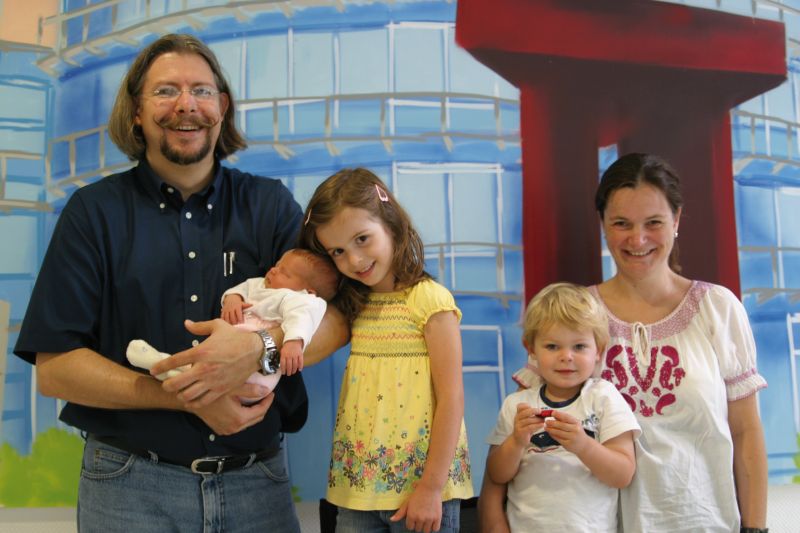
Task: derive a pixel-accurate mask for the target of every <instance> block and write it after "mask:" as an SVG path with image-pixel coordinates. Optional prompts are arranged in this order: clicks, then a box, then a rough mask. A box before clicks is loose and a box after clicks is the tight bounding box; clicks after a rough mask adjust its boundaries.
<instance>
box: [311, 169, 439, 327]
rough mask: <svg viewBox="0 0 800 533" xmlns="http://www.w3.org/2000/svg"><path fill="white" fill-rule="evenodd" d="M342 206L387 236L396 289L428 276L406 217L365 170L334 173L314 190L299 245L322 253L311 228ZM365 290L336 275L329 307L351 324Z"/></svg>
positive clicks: (419, 244)
mask: <svg viewBox="0 0 800 533" xmlns="http://www.w3.org/2000/svg"><path fill="white" fill-rule="evenodd" d="M382 198H383V199H382ZM346 207H352V208H357V209H364V210H366V211H367V212H368V213H369V216H370V217H372V218H373V219H374V220H376V221H378V222H380V223H381V224H383V227H384V228H386V230H387V231H388V232H389V234H390V235H391V236H392V241H393V244H394V256H393V258H392V270H393V273H394V275H395V288H396V289H403V288H406V287H411V286H413V285H415V284H416V283H418V282H420V281H422V280H425V279H430V278H431V276H430V274H428V273H427V272H425V250H424V248H423V245H422V239H421V238H420V236H419V233H417V231H416V230H415V229H414V227H413V226H412V224H411V217H409V216H408V213H406V211H405V210H404V209H403V208H402V206H401V205H400V204H399V203H398V202H397V199H396V198H395V197H394V195H393V194H392V193H391V191H389V189H387V188H386V185H385V184H384V183H383V182H382V181H381V179H380V178H378V176H376V175H375V174H373V173H372V172H370V171H369V170H367V169H365V168H355V169H349V168H348V169H344V170H340V171H339V172H337V173H336V174H334V175H332V176H330V177H329V178H328V179H326V180H325V181H324V182H322V183H321V184H320V185H319V187H317V190H316V191H314V195H313V196H312V197H311V200H310V201H309V202H308V207H306V212H305V218H304V220H305V223H304V225H303V228H302V230H301V231H300V247H301V248H308V249H310V250H312V251H314V252H316V253H318V254H324V255H327V253H328V252H327V250H325V248H324V247H323V246H322V244H321V243H320V242H319V240H318V239H317V229H318V228H319V227H320V226H323V225H325V224H327V223H328V222H330V221H331V220H333V218H334V217H335V216H336V215H338V214H339V213H340V212H341V211H342V209H344V208H346ZM369 292H370V288H369V287H368V286H367V285H364V284H363V283H360V282H358V281H356V280H353V279H350V278H348V277H346V276H342V282H341V285H340V288H339V292H338V294H337V296H336V298H334V300H333V302H332V303H333V304H334V305H336V307H338V308H339V309H340V310H341V311H342V313H344V315H345V316H346V317H347V319H348V320H349V321H350V322H351V323H352V321H353V320H354V319H355V317H356V315H358V313H359V311H361V309H362V308H363V307H364V304H365V303H366V301H367V294H369Z"/></svg>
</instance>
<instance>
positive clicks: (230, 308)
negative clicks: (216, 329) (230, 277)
mask: <svg viewBox="0 0 800 533" xmlns="http://www.w3.org/2000/svg"><path fill="white" fill-rule="evenodd" d="M252 306H253V304H248V303H244V298H242V297H241V296H239V295H238V294H229V295H227V296H226V297H225V299H224V300H223V301H222V313H221V315H220V316H221V317H222V320H224V321H225V322H227V323H228V324H231V325H233V326H235V325H236V324H241V323H242V322H244V310H245V309H247V308H248V307H252Z"/></svg>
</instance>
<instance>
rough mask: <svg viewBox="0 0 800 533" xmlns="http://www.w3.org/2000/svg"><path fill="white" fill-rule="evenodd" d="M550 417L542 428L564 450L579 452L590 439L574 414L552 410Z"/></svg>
mask: <svg viewBox="0 0 800 533" xmlns="http://www.w3.org/2000/svg"><path fill="white" fill-rule="evenodd" d="M552 417H553V418H548V420H547V421H546V422H545V425H544V429H545V430H546V431H547V432H548V433H549V434H550V436H551V437H553V438H554V439H555V440H556V441H558V443H559V444H561V446H563V447H564V449H565V450H568V451H570V452H572V453H574V454H575V455H577V454H578V453H580V452H581V450H582V449H583V448H584V447H585V446H586V444H587V443H588V442H589V441H590V440H591V437H589V435H587V434H586V432H585V431H584V430H583V426H581V423H580V421H579V420H578V419H577V418H575V417H574V416H571V415H568V414H567V413H564V412H561V411H553V414H552Z"/></svg>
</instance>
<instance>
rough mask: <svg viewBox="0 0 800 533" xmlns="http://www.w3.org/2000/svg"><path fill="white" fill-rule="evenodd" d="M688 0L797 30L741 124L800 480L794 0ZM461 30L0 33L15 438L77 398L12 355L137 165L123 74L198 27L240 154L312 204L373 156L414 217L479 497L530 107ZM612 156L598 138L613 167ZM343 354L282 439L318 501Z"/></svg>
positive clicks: (9, 411) (391, 17)
mask: <svg viewBox="0 0 800 533" xmlns="http://www.w3.org/2000/svg"><path fill="white" fill-rule="evenodd" d="M684 3H686V4H690V5H693V6H700V7H709V8H712V9H725V10H729V11H732V12H736V13H740V14H746V15H748V16H758V17H767V18H772V19H778V20H783V21H785V22H786V24H787V35H788V37H789V39H788V40H789V43H788V46H789V48H788V50H789V52H788V62H789V70H790V77H789V80H788V81H787V83H786V84H784V85H782V86H781V87H779V88H778V89H775V90H774V91H771V92H770V93H768V94H765V95H763V96H761V97H759V98H757V99H755V100H753V101H751V102H748V103H747V104H745V105H743V106H741V107H740V108H739V109H737V110H736V111H735V112H734V113H733V117H732V123H733V130H732V135H733V139H734V151H735V160H734V170H735V173H736V176H735V187H736V189H735V190H736V202H737V204H736V208H737V229H738V235H739V250H740V263H741V272H742V288H743V299H744V302H745V305H746V307H747V310H748V313H749V314H750V318H751V321H752V324H753V328H754V332H755V335H756V340H757V343H758V348H759V358H760V359H759V361H760V362H759V366H760V369H761V372H762V373H763V374H764V376H765V377H766V378H767V380H768V381H769V383H770V387H769V388H768V389H766V390H765V391H763V392H761V393H760V405H761V410H762V416H763V418H764V424H765V429H766V432H767V440H768V451H769V454H770V455H769V457H770V477H771V481H772V482H775V483H781V482H787V481H791V478H792V476H797V475H800V471H799V470H798V468H797V465H796V464H795V462H794V457H795V456H796V455H797V454H798V434H799V433H800V403H799V400H798V390H799V385H798V382H800V370H798V361H800V231H798V228H799V227H800V225H798V223H799V222H800V105H798V104H799V103H798V86H797V84H798V81H800V80H799V79H798V76H800V62H798V61H800V52H798V48H797V39H798V38H800V27H799V26H798V22H800V9H798V8H795V7H793V6H792V5H790V3H789V2H774V1H769V2H767V1H755V2H751V1H750V0H747V1H737V2H734V1H724V0H723V1H719V0H717V1H714V0H709V1H694V2H684ZM454 21H455V2H449V1H402V0H395V1H386V2H382V1H374V2H365V1H347V0H339V1H330V0H317V1H313V0H312V1H304V2H302V3H293V2H275V1H252V2H250V1H241V2H236V3H225V2H212V1H203V0H182V1H169V0H161V1H159V0H146V1H134V0H106V1H101V2H93V3H87V2H84V1H82V0H81V1H79V0H66V1H65V2H64V3H63V8H62V11H61V13H60V14H58V15H56V16H54V17H50V18H48V19H45V20H43V21H42V24H44V25H47V26H50V27H55V28H56V30H57V31H56V33H57V35H58V37H57V42H56V45H55V46H54V47H44V46H35V45H13V44H10V43H4V42H2V41H0V250H2V253H0V372H2V374H0V377H2V380H0V408H1V410H2V418H1V419H0V424H1V425H0V442H6V443H9V444H10V445H11V446H13V447H14V448H16V449H17V450H18V451H20V452H21V453H27V452H28V451H29V450H30V447H31V443H32V442H33V439H34V438H35V436H36V435H37V434H38V433H40V432H42V431H44V430H46V429H49V428H51V427H53V426H60V423H59V422H58V421H57V414H58V411H59V409H60V407H61V402H59V401H57V400H53V399H50V398H43V397H41V396H39V395H38V394H36V392H35V391H36V383H35V373H34V372H32V368H31V367H30V366H29V365H27V364H26V363H24V362H23V361H21V360H19V359H18V358H16V357H15V356H13V354H12V353H11V351H12V349H13V346H14V343H15V342H16V334H17V331H18V330H19V324H20V322H21V320H22V317H23V315H24V312H25V308H26V306H27V301H28V298H29V295H30V291H31V288H32V285H33V282H34V280H35V277H36V273H37V271H38V268H39V264H40V262H41V259H42V257H43V255H44V252H45V250H46V247H47V243H48V241H49V238H50V234H51V231H52V228H53V226H54V223H55V221H56V219H57V217H58V214H59V212H60V210H61V209H62V208H63V206H64V203H65V201H66V199H67V198H68V197H69V195H70V194H71V193H72V192H73V191H74V190H76V188H79V187H81V186H83V185H85V184H87V183H90V182H93V181H96V180H98V179H101V178H102V177H103V176H105V175H108V174H111V173H114V172H118V171H120V170H122V169H124V168H127V167H129V166H130V165H131V163H130V162H129V161H128V160H127V159H126V158H125V157H124V156H123V155H122V154H121V153H120V152H119V151H118V150H117V149H116V147H115V146H114V145H113V143H111V142H110V140H109V138H108V134H107V130H106V121H107V119H108V115H109V112H110V108H111V105H112V103H113V100H114V97H115V94H116V91H117V89H118V86H119V83H120V80H121V78H122V77H123V76H124V74H125V72H126V70H127V67H128V65H129V64H130V62H131V61H132V59H133V57H135V55H136V53H137V51H138V50H139V49H140V47H141V46H143V45H144V44H147V43H149V42H151V41H152V40H154V39H155V38H157V37H158V36H159V35H162V34H164V33H167V32H190V33H194V34H196V35H198V36H199V37H201V38H202V39H203V40H205V41H206V42H207V43H209V44H210V46H211V48H212V49H213V50H214V52H215V53H216V54H217V55H218V57H219V58H220V60H221V63H222V64H223V66H224V68H225V70H226V72H227V74H228V77H229V79H230V81H231V83H232V87H233V91H234V96H235V98H236V101H237V109H238V116H237V122H238V125H239V126H240V128H241V130H242V131H243V132H244V134H245V136H246V138H247V140H248V143H249V145H250V148H249V149H248V150H246V151H244V152H241V153H239V154H237V156H236V157H235V158H233V160H232V161H230V164H234V165H235V166H236V167H237V168H240V169H242V170H245V171H248V172H252V173H256V174H261V175H265V176H272V177H278V178H280V179H282V180H283V182H284V183H285V184H286V185H287V187H289V189H290V190H291V191H292V192H293V193H294V195H295V197H296V199H297V201H298V202H299V203H300V204H301V206H305V204H306V203H307V201H308V199H309V198H310V196H311V194H312V192H313V190H314V189H315V188H316V186H317V185H318V184H319V183H320V182H321V181H322V180H323V179H325V178H326V177H327V176H328V175H330V174H332V173H334V172H336V171H337V170H339V169H340V168H342V167H354V166H366V167H369V168H371V169H372V170H373V171H375V172H376V173H377V174H378V175H380V176H381V177H382V178H383V179H384V180H385V181H386V182H387V183H388V184H389V186H390V187H391V189H392V190H393V191H394V193H395V194H396V195H397V196H398V198H399V200H400V201H401V202H402V203H403V204H404V205H405V206H406V207H407V208H408V210H409V212H410V214H411V215H412V217H413V218H414V221H415V224H416V226H417V227H418V228H419V229H420V232H421V234H422V237H423V240H424V242H425V245H426V263H427V266H428V271H429V272H431V273H432V274H433V275H434V276H435V277H436V278H437V279H438V280H439V281H440V282H441V283H443V284H444V285H446V286H447V287H448V288H449V289H451V291H452V292H453V293H454V294H455V296H456V300H457V303H458V305H459V307H460V308H461V309H462V311H463V314H464V320H463V323H462V327H461V330H462V336H463V340H464V383H465V399H466V409H465V413H466V424H467V428H468V432H469V439H470V448H471V452H472V463H473V467H474V470H475V472H474V474H475V475H474V479H475V484H476V489H477V488H479V487H480V482H481V479H482V475H483V463H484V459H485V456H486V452H487V446H486V444H485V442H484V439H485V436H486V435H487V434H488V432H489V430H490V429H491V427H492V426H493V425H494V423H495V420H496V415H497V412H498V410H499V407H500V405H501V401H502V398H503V397H504V396H505V395H506V394H507V393H508V392H511V391H512V390H514V388H515V385H514V384H513V383H512V381H511V379H510V376H511V373H512V372H513V371H514V370H515V369H516V368H518V367H519V366H521V365H522V364H524V361H525V352H524V350H523V348H522V346H521V342H520V335H521V330H520V328H519V326H518V323H519V318H520V314H521V310H522V308H523V307H524V302H523V301H522V300H523V282H522V279H523V275H522V253H521V250H522V244H523V241H522V235H521V219H522V213H521V209H522V205H521V200H520V197H521V188H522V173H521V161H520V158H521V150H520V138H519V98H518V93H517V90H516V89H515V88H514V87H513V86H511V85H510V84H509V83H507V82H506V81H505V80H503V79H502V78H500V77H499V76H498V75H496V74H495V73H493V72H491V71H490V70H488V69H486V68H485V67H484V66H482V65H481V64H479V63H478V62H477V61H475V60H474V59H472V58H471V57H470V56H469V55H468V54H467V53H466V52H464V51H463V50H461V49H460V48H458V47H457V46H456V44H455V42H454ZM614 154H615V149H614V147H610V148H608V149H604V150H601V152H600V154H598V157H599V158H600V161H601V166H603V167H604V166H605V165H607V164H609V163H610V162H611V161H612V160H613V158H614ZM688 215H689V216H691V214H688ZM598 231H599V228H598ZM604 264H605V265H606V266H607V267H608V268H611V264H610V261H609V260H608V259H607V258H606V260H605V261H604ZM609 273H610V272H609ZM345 359H346V349H345V350H340V352H338V353H337V354H335V355H334V356H332V357H331V358H329V359H327V360H326V361H324V362H322V363H320V364H319V365H316V366H314V367H310V368H307V369H306V370H304V371H303V375H304V378H305V380H306V383H307V385H308V389H309V395H310V401H311V409H310V413H309V420H308V423H307V424H306V426H305V428H304V429H303V430H302V431H301V432H300V433H298V434H294V435H290V436H288V446H287V448H288V450H289V463H290V469H291V475H292V480H293V484H294V485H296V486H297V487H298V490H299V496H300V497H301V498H302V499H308V500H310V499H316V498H319V497H320V496H322V495H323V494H324V488H325V482H326V478H325V475H324V472H326V471H327V467H328V460H329V451H330V450H329V445H328V443H329V442H330V435H331V432H332V427H333V421H334V418H335V411H336V400H337V398H338V392H339V386H340V384H339V380H340V379H341V376H342V373H343V369H344V364H345ZM790 420H791V422H792V423H791V424H790V423H788V422H789V421H790ZM63 429H66V430H69V428H66V427H63Z"/></svg>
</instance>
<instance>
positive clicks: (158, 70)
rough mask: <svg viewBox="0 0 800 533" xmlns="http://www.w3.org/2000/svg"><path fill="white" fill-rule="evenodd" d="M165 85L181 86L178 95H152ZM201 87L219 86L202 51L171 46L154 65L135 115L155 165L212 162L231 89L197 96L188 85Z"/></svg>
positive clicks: (149, 72)
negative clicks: (188, 51)
mask: <svg viewBox="0 0 800 533" xmlns="http://www.w3.org/2000/svg"><path fill="white" fill-rule="evenodd" d="M164 87H174V88H176V89H178V90H180V91H182V92H181V93H180V95H179V96H178V97H177V98H176V99H164V98H159V97H157V96H154V95H153V92H154V91H156V90H157V89H160V88H164ZM198 87H209V88H212V89H213V90H214V91H216V90H217V85H216V83H215V81H214V74H213V72H212V71H211V68H210V67H209V66H208V63H206V61H205V59H203V58H202V57H201V56H199V55H197V54H180V53H175V52H169V53H166V54H162V55H161V56H159V57H158V58H156V59H155V60H154V61H153V63H152V64H151V65H150V68H149V69H148V71H147V75H146V77H145V81H144V85H143V88H142V93H141V95H140V96H139V107H138V109H137V112H136V117H135V118H134V121H135V123H136V125H138V126H140V127H141V129H142V134H143V135H144V138H145V141H146V144H147V147H146V156H147V160H148V161H149V162H150V164H151V166H153V168H155V169H160V168H163V167H164V166H165V165H169V164H175V165H191V164H195V163H201V162H202V163H203V164H211V163H213V157H214V154H213V147H214V146H215V145H216V143H217V139H218V138H219V134H220V128H221V122H222V117H223V116H224V115H225V111H226V110H227V108H228V95H227V94H225V93H219V94H216V95H214V96H213V97H211V98H207V99H200V98H196V97H195V96H193V95H192V94H191V93H190V92H189V90H191V89H197V88H198Z"/></svg>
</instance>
